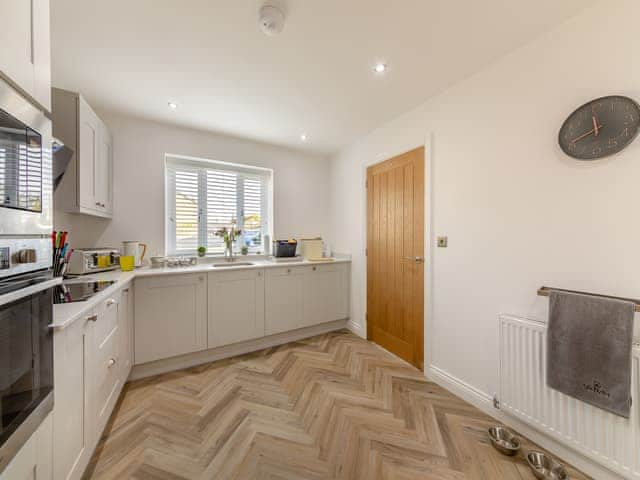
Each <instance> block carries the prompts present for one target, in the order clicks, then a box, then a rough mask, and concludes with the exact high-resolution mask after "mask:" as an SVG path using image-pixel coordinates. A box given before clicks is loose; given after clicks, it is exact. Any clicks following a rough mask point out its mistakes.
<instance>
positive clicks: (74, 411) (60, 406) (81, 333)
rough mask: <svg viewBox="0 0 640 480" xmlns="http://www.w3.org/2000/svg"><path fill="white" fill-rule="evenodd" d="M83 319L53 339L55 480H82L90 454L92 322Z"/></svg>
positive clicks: (90, 314) (57, 333)
mask: <svg viewBox="0 0 640 480" xmlns="http://www.w3.org/2000/svg"><path fill="white" fill-rule="evenodd" d="M91 316H92V313H91V312H90V313H89V314H87V318H80V319H78V320H76V321H75V322H74V323H72V324H71V325H69V327H67V328H65V329H64V330H60V331H56V332H55V333H54V337H53V351H54V364H53V365H54V388H53V394H54V410H53V437H54V442H53V449H54V455H53V468H54V478H55V479H56V480H58V479H60V480H67V479H76V478H80V476H81V474H82V471H83V470H84V467H85V465H86V464H87V462H88V461H89V458H88V456H89V454H90V451H91V445H90V444H91V438H92V435H91V423H90V419H91V417H92V415H91V414H90V412H89V403H90V399H89V396H90V394H91V385H90V380H91V377H90V376H89V369H88V362H89V355H88V353H89V351H90V350H91V348H92V345H91V344H90V343H91V342H90V330H91V327H92V322H91V321H90V320H89V318H91Z"/></svg>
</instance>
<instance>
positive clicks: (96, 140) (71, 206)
mask: <svg viewBox="0 0 640 480" xmlns="http://www.w3.org/2000/svg"><path fill="white" fill-rule="evenodd" d="M0 1H2V0H0ZM53 136H54V137H56V138H59V139H60V140H62V141H63V142H64V144H65V145H67V146H69V147H70V148H71V149H73V151H74V154H73V156H72V157H71V161H70V162H69V165H68V167H67V170H66V172H65V174H64V177H63V178H62V182H61V183H60V185H59V187H58V188H57V190H56V192H55V197H54V201H55V205H56V208H57V209H59V210H63V211H65V212H69V213H84V214H87V215H95V216H99V217H106V218H111V217H112V215H113V149H112V140H111V134H110V133H109V130H107V127H106V125H105V124H104V122H102V120H100V118H99V117H98V116H97V115H96V114H95V112H94V111H93V109H92V108H91V106H90V105H89V104H88V103H87V102H86V100H85V99H84V98H83V97H82V96H81V95H80V94H78V93H74V92H68V91H66V90H60V89H57V88H54V89H53Z"/></svg>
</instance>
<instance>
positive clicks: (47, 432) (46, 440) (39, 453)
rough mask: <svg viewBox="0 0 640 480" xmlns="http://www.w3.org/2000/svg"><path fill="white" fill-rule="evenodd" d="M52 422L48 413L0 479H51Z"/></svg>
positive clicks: (0, 475)
mask: <svg viewBox="0 0 640 480" xmlns="http://www.w3.org/2000/svg"><path fill="white" fill-rule="evenodd" d="M52 423H53V419H52V415H51V414H49V415H48V416H47V417H46V418H45V419H44V421H43V422H42V423H41V424H40V426H39V427H38V429H37V430H36V431H35V432H34V433H33V435H31V437H29V439H28V440H27V442H26V443H25V444H24V445H23V446H22V448H21V449H20V451H19V452H18V453H17V455H16V456H15V457H14V458H13V459H12V460H11V462H10V463H9V465H7V468H5V469H4V471H3V472H2V474H0V480H52V479H53V466H52V460H53V450H52V448H53V437H52Z"/></svg>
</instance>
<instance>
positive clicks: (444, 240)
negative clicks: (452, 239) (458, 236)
mask: <svg viewBox="0 0 640 480" xmlns="http://www.w3.org/2000/svg"><path fill="white" fill-rule="evenodd" d="M448 243H449V239H448V238H447V237H438V247H440V248H447V245H448Z"/></svg>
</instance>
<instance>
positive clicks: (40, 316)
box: [0, 272, 60, 472]
mask: <svg viewBox="0 0 640 480" xmlns="http://www.w3.org/2000/svg"><path fill="white" fill-rule="evenodd" d="M59 283H60V279H59V278H52V277H51V273H50V272H45V273H43V272H35V273H32V274H27V275H22V276H20V277H19V278H18V279H5V280H4V281H2V282H0V472H1V471H2V470H4V468H5V467H6V465H7V464H8V463H9V462H10V461H11V459H12V458H13V457H14V456H15V454H16V453H17V452H18V451H19V450H20V448H21V447H22V445H24V443H25V442H26V441H27V440H28V439H29V437H30V436H31V435H32V434H33V432H34V431H35V430H36V429H37V428H38V426H39V425H40V423H41V422H42V420H44V418H45V417H46V416H47V414H48V413H49V412H50V411H51V410H52V408H53V332H52V331H51V328H50V325H51V322H52V314H53V309H52V307H51V305H52V302H53V292H54V289H55V288H56V287H57V286H58V285H59Z"/></svg>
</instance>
